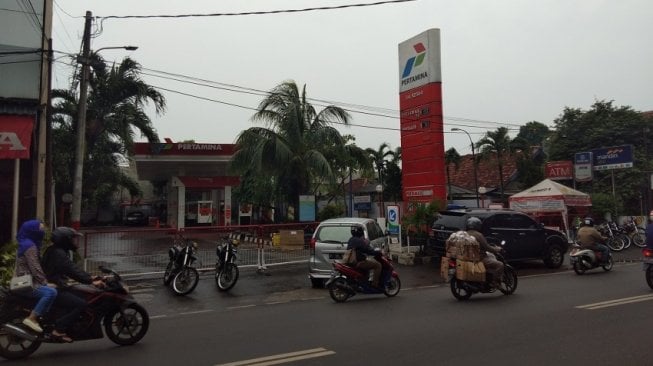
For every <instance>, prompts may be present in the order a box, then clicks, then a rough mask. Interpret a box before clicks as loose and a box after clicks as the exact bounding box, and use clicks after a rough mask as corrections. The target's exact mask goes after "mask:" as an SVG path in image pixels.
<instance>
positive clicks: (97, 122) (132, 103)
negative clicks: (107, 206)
mask: <svg viewBox="0 0 653 366" xmlns="http://www.w3.org/2000/svg"><path fill="white" fill-rule="evenodd" d="M92 57H93V62H92V63H91V64H92V66H93V73H92V75H91V78H90V81H89V95H88V104H87V114H86V116H87V120H86V125H87V129H86V156H87V158H86V159H84V160H85V167H84V172H85V174H84V177H83V179H84V184H83V185H84V187H85V188H86V189H85V191H84V193H85V194H84V196H85V198H86V199H88V198H89V197H90V198H92V199H93V201H95V202H96V203H103V202H106V201H107V200H108V199H109V197H110V196H111V195H112V194H113V193H114V192H115V190H116V189H117V187H118V186H122V187H125V188H127V189H128V190H129V192H130V194H131V195H132V196H134V195H138V194H140V188H139V186H138V183H136V181H134V180H133V179H132V178H130V177H128V176H127V175H125V174H124V173H123V171H122V170H121V169H119V167H118V162H119V157H118V156H116V154H119V155H123V156H126V155H128V153H129V151H130V149H131V147H132V146H133V144H134V136H135V133H136V131H138V132H140V134H141V135H142V136H144V137H146V138H147V140H148V141H149V142H158V141H159V137H158V135H157V133H156V131H155V129H154V127H153V126H152V121H151V120H150V118H149V117H148V116H147V115H146V114H145V111H144V108H145V107H146V105H147V104H148V103H150V102H151V103H153V105H154V107H155V111H156V113H157V114H161V113H163V112H164V111H165V105H166V103H165V98H164V97H163V95H162V94H161V93H159V92H158V91H157V90H155V89H154V88H152V87H151V86H149V85H148V84H146V83H145V82H144V81H143V80H142V79H141V78H140V70H141V67H140V65H139V64H138V63H137V62H136V61H134V60H132V59H130V58H125V59H123V61H122V63H120V64H119V65H115V64H114V65H113V66H112V67H111V68H110V69H108V70H107V69H106V67H105V66H104V61H103V60H102V58H101V57H100V56H99V55H93V56H92ZM52 100H53V103H54V105H53V107H52V111H53V142H54V143H53V150H54V154H53V156H54V160H55V161H54V164H53V166H54V167H55V171H54V176H55V182H56V185H57V190H58V191H60V192H71V191H72V189H71V188H72V181H71V177H72V176H73V171H74V154H73V152H72V151H71V149H69V148H68V146H69V144H70V141H74V140H75V136H76V131H77V125H78V121H77V110H78V95H77V93H76V92H75V91H73V90H62V89H57V90H53V91H52Z"/></svg>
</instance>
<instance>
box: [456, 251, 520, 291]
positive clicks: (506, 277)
mask: <svg viewBox="0 0 653 366" xmlns="http://www.w3.org/2000/svg"><path fill="white" fill-rule="evenodd" d="M504 244H505V242H501V245H504ZM495 256H496V258H497V260H499V261H501V262H502V263H503V275H502V276H501V286H499V287H498V288H497V286H496V285H495V284H494V279H493V278H492V275H491V274H489V273H486V275H485V281H483V282H475V281H464V280H460V279H458V278H456V266H457V263H456V259H455V258H449V283H450V286H451V293H452V294H453V296H454V297H455V298H456V299H458V300H468V299H469V298H470V297H472V294H475V293H492V292H495V291H496V290H497V289H498V290H499V291H501V292H502V293H503V294H504V295H510V294H512V293H513V292H515V290H517V272H516V271H515V269H514V268H513V267H512V266H511V265H509V264H508V263H506V260H505V258H504V257H503V255H502V254H501V253H498V254H495Z"/></svg>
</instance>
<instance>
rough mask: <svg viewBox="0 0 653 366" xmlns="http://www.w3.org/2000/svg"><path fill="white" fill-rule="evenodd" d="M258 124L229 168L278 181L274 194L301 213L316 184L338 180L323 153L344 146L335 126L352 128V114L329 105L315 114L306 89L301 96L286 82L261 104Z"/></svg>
mask: <svg viewBox="0 0 653 366" xmlns="http://www.w3.org/2000/svg"><path fill="white" fill-rule="evenodd" d="M252 121H254V122H264V123H265V124H266V126H265V127H250V128H249V129H247V130H245V131H243V132H241V133H240V134H239V135H238V137H237V140H236V153H235V154H234V157H233V160H232V162H231V168H232V169H233V170H234V171H236V172H241V173H243V172H245V171H247V170H248V169H252V171H253V173H255V174H259V175H264V176H271V177H274V184H275V187H276V190H277V191H278V192H279V193H280V196H281V197H283V198H284V199H285V200H286V202H289V203H291V205H293V206H294V207H298V204H299V195H300V194H307V193H309V192H310V191H311V184H312V182H315V181H323V180H326V181H333V180H334V174H333V170H332V168H331V165H330V164H329V161H328V160H327V158H326V157H325V155H324V153H325V151H326V150H327V149H328V148H331V147H333V146H342V145H344V141H343V138H342V136H341V135H340V133H339V132H338V130H336V129H335V128H334V127H332V126H331V124H333V123H341V124H345V125H348V124H349V121H350V116H349V114H348V113H347V112H346V111H345V110H344V109H342V108H340V107H337V106H334V105H329V106H327V107H325V108H324V109H322V110H321V111H320V112H317V111H316V110H315V108H314V107H313V105H311V104H310V103H309V102H308V98H307V96H306V86H305V85H304V86H303V87H302V90H301V91H300V90H299V88H298V87H297V84H296V83H295V82H294V81H285V82H283V83H281V84H279V85H278V86H276V87H275V88H274V89H272V90H271V91H270V92H269V93H268V95H267V96H266V97H265V99H263V101H261V103H260V104H259V106H258V110H257V112H256V113H255V114H254V115H253V116H252ZM281 197H280V198H281Z"/></svg>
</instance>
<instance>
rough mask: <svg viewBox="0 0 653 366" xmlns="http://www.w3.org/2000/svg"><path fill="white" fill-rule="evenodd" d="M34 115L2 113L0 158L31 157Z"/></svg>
mask: <svg viewBox="0 0 653 366" xmlns="http://www.w3.org/2000/svg"><path fill="white" fill-rule="evenodd" d="M35 120H36V116H34V115H26V116H19V115H0V159H29V156H30V145H31V142H32V130H33V129H34V121H35Z"/></svg>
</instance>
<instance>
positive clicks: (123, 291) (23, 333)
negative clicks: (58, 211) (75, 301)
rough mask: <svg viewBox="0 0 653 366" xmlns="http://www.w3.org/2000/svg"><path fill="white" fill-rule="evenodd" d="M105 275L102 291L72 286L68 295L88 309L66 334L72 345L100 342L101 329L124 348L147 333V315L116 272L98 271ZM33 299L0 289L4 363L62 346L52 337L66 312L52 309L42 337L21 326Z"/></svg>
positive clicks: (0, 340)
mask: <svg viewBox="0 0 653 366" xmlns="http://www.w3.org/2000/svg"><path fill="white" fill-rule="evenodd" d="M100 269H101V270H102V272H104V273H105V274H108V275H109V276H107V277H106V278H105V280H104V281H105V285H106V286H105V288H102V289H100V288H96V287H94V286H92V285H73V286H71V291H73V292H74V293H75V294H77V295H78V296H80V297H81V298H82V299H84V300H86V303H87V307H86V308H85V310H84V311H83V312H82V314H81V315H80V317H79V318H78V319H77V321H76V322H75V323H74V324H73V325H72V327H71V328H70V329H69V330H68V331H67V332H66V333H67V335H68V336H69V337H70V338H72V340H73V341H75V342H76V341H84V340H89V339H99V338H103V337H104V334H103V332H102V327H104V333H105V334H106V336H107V338H109V339H110V340H111V341H112V342H114V343H116V344H118V345H121V346H127V345H131V344H134V343H136V342H138V341H140V340H141V339H142V338H143V337H144V336H145V334H146V333H147V330H148V327H149V324H150V318H149V316H148V314H147V311H146V310H145V309H144V308H143V307H142V306H141V305H139V304H138V303H137V302H136V300H134V298H133V297H132V295H130V294H129V290H128V288H127V286H125V285H124V284H123V283H122V280H121V278H120V275H118V274H117V273H116V272H114V271H112V270H109V269H106V268H103V267H100ZM36 301H37V300H36V299H34V298H31V297H25V296H21V295H19V294H14V293H12V292H10V291H9V290H8V289H6V288H0V304H1V306H0V324H1V326H0V356H1V357H4V358H6V359H12V360H13V359H19V358H25V357H28V356H29V355H31V354H32V353H34V352H36V350H37V349H38V348H39V347H40V346H41V343H62V342H63V341H62V339H61V338H57V337H54V336H53V335H52V331H53V330H54V323H55V320H56V319H57V318H59V317H61V316H62V315H64V314H65V313H66V311H67V309H62V308H59V307H57V306H53V307H52V308H51V309H50V311H49V312H48V313H47V314H46V315H45V316H44V317H43V319H42V320H41V326H42V327H43V333H35V332H34V331H33V330H31V329H30V328H27V327H26V326H24V325H23V324H22V320H23V319H24V318H25V317H26V316H27V315H29V313H30V311H31V310H32V309H33V308H34V305H35V303H36Z"/></svg>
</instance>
